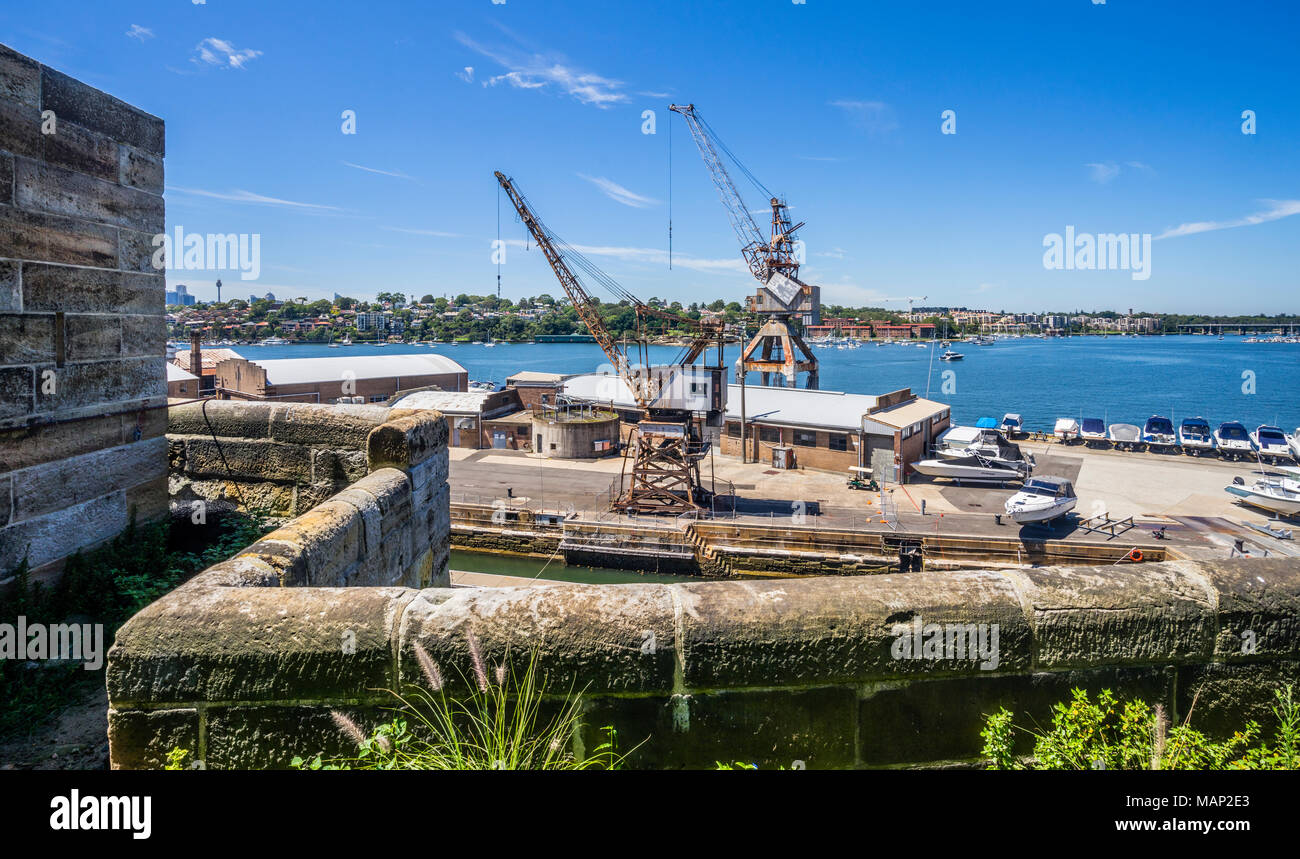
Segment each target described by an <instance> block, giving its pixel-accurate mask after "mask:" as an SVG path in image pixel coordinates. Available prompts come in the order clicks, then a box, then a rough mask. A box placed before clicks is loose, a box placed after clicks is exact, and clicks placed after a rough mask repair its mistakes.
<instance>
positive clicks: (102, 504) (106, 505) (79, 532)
mask: <svg viewBox="0 0 1300 859" xmlns="http://www.w3.org/2000/svg"><path fill="white" fill-rule="evenodd" d="M126 525H127V518H126V502H125V500H124V498H123V496H122V495H121V493H115V494H113V495H106V496H103V497H100V498H96V499H94V500H92V501H87V502H86V503H84V504H78V505H76V506H75V507H68V508H65V509H63V510H58V511H56V512H54V513H51V514H49V515H47V516H41V517H39V518H36V519H31V520H29V521H26V522H19V523H16V524H14V525H10V526H9V527H7V528H4V529H3V530H0V572H4V573H7V572H9V571H10V570H13V569H14V568H15V567H17V566H18V563H19V562H20V561H22V559H23V555H24V553H28V552H30V555H29V559H28V561H29V563H30V564H31V566H32V568H33V569H35V568H37V567H41V566H44V565H45V564H48V563H51V562H52V561H56V560H58V559H59V558H62V557H64V556H66V555H70V554H72V553H73V552H74V551H76V550H77V549H80V548H83V547H85V546H93V545H96V544H98V543H102V542H104V541H105V540H107V539H109V538H110V537H115V536H117V535H118V534H119V533H120V532H121V531H122V529H123V528H125V527H126Z"/></svg>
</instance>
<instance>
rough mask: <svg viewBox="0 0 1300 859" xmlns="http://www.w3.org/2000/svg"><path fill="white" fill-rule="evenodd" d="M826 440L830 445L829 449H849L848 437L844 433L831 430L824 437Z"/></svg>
mask: <svg viewBox="0 0 1300 859" xmlns="http://www.w3.org/2000/svg"><path fill="white" fill-rule="evenodd" d="M826 440H827V442H828V445H827V446H828V447H830V449H831V450H848V449H849V437H848V435H847V434H846V433H842V432H833V433H831V434H830V435H828V436H827V437H826Z"/></svg>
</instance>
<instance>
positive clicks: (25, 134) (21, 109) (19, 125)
mask: <svg viewBox="0 0 1300 859" xmlns="http://www.w3.org/2000/svg"><path fill="white" fill-rule="evenodd" d="M44 148H45V147H44V141H43V140H42V139H41V112H40V110H39V109H38V108H36V107H35V106H33V105H27V104H19V103H18V102H13V101H5V100H3V99H0V149H3V150H4V151H6V152H8V153H10V154H12V155H17V156H21V157H26V158H40V157H41V151H42V150H43V149H44Z"/></svg>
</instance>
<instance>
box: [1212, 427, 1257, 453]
mask: <svg viewBox="0 0 1300 859" xmlns="http://www.w3.org/2000/svg"><path fill="white" fill-rule="evenodd" d="M1214 446H1215V447H1217V448H1218V449H1219V456H1221V457H1223V458H1224V459H1242V458H1245V457H1249V456H1253V454H1254V448H1253V447H1251V444H1250V435H1249V434H1248V433H1247V432H1246V427H1245V426H1243V425H1242V423H1241V422H1240V421H1224V422H1223V423H1221V424H1219V428H1218V429H1217V430H1215V431H1214Z"/></svg>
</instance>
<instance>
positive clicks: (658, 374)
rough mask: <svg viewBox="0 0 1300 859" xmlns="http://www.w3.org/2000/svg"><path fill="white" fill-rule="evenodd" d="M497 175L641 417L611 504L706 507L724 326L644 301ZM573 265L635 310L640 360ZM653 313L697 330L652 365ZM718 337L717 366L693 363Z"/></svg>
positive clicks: (681, 509)
mask: <svg viewBox="0 0 1300 859" xmlns="http://www.w3.org/2000/svg"><path fill="white" fill-rule="evenodd" d="M495 175H496V178H497V182H498V183H499V184H500V185H501V188H502V189H503V190H504V191H505V193H506V195H507V196H508V197H509V198H510V202H511V204H512V205H513V206H514V207H515V211H516V212H518V214H519V218H520V220H521V221H522V222H523V224H524V226H525V227H526V228H527V229H528V232H529V234H531V235H532V237H533V240H534V241H535V242H537V246H538V247H539V248H540V249H541V250H542V254H543V255H544V256H545V257H546V261H547V263H548V264H549V265H550V266H551V271H552V272H553V273H554V274H555V277H556V279H557V280H558V281H559V282H560V287H561V288H562V289H563V290H564V293H565V295H567V296H568V297H569V301H570V302H572V304H573V307H574V310H575V311H576V312H577V314H578V318H579V319H580V320H581V321H582V323H583V325H585V326H586V328H587V330H588V332H590V333H591V335H592V337H593V338H595V340H596V343H597V344H599V346H600V348H601V351H603V352H604V353H605V357H606V358H608V359H609V363H610V364H611V365H612V366H613V368H614V371H615V373H616V374H617V376H618V378H619V379H621V380H622V381H623V383H624V384H625V385H626V386H627V388H628V390H629V391H630V392H631V394H632V398H633V399H634V400H635V401H636V404H637V407H638V408H639V409H640V410H641V413H642V418H641V420H640V421H638V422H637V423H636V424H635V425H634V426H633V429H632V433H631V436H630V438H629V440H628V446H627V448H626V450H625V456H624V460H623V476H624V477H628V476H630V480H629V481H628V482H627V485H626V488H625V489H624V490H622V491H620V493H619V497H618V499H617V500H616V501H614V502H613V505H612V506H613V507H614V509H616V510H621V511H626V512H633V513H673V514H680V513H686V512H695V513H698V512H700V511H702V510H705V509H708V507H709V503H710V496H711V493H710V492H709V491H708V490H706V489H705V488H704V485H703V483H702V481H701V479H700V463H701V461H702V460H704V459H705V458H706V457H707V456H708V455H709V452H710V450H711V444H712V441H711V439H709V438H707V437H706V436H713V435H716V430H717V428H719V427H721V426H722V422H723V417H724V415H725V412H726V406H727V400H726V396H727V385H726V378H725V373H724V371H723V367H722V355H723V334H724V332H723V329H722V327H721V325H713V324H704V323H701V322H699V321H697V320H694V319H690V318H689V317H684V316H680V315H678V314H675V313H671V312H669V311H665V310H661V309H659V308H657V307H652V306H650V305H647V304H645V303H643V302H642V301H640V300H639V299H638V298H636V297H635V296H634V295H632V294H631V293H630V292H628V291H627V290H625V289H623V288H622V287H621V286H619V285H618V284H617V283H616V282H615V281H614V280H613V278H611V277H609V276H608V275H606V274H605V273H604V272H602V271H601V270H600V269H598V268H597V267H596V266H595V264H593V263H592V262H591V261H590V260H588V259H587V258H586V257H584V256H583V255H582V254H581V253H580V252H579V251H577V250H576V249H575V248H573V247H572V246H571V245H568V244H567V243H565V242H564V241H563V240H562V239H560V238H559V237H558V236H556V235H555V234H554V233H552V232H551V231H550V230H549V229H547V228H546V226H545V225H544V224H543V223H542V222H541V220H540V219H539V218H538V217H537V215H536V214H535V213H534V212H533V209H532V207H531V206H530V205H529V204H528V201H527V200H526V199H524V196H523V195H522V194H521V193H520V192H519V189H518V188H517V187H516V186H515V184H514V181H513V180H512V179H510V178H508V177H507V176H506V175H505V174H504V173H501V172H500V171H497V172H496V174H495ZM571 264H572V266H576V267H578V268H580V269H581V270H582V271H583V272H584V273H585V274H587V275H588V276H589V277H591V278H592V279H593V280H595V281H596V282H598V283H600V284H601V285H602V286H604V287H605V288H606V289H608V290H609V291H610V292H612V293H613V294H614V296H615V297H617V298H619V299H620V300H621V301H626V302H627V303H629V304H630V305H631V306H632V307H633V308H634V309H635V310H636V318H637V326H638V331H637V337H636V338H635V340H634V343H633V345H635V347H636V348H637V349H638V351H639V353H640V356H641V357H642V359H643V360H641V361H639V362H637V363H634V362H633V361H632V360H631V359H630V358H629V356H628V352H627V348H628V347H627V346H626V345H625V346H620V345H619V342H618V340H617V339H616V338H615V337H614V336H613V334H612V333H611V332H610V331H609V329H608V328H607V327H606V325H605V322H604V319H603V318H602V317H601V314H600V307H601V305H600V302H599V301H598V300H596V299H595V298H593V297H592V295H591V293H589V292H588V291H587V289H586V288H585V287H584V286H583V284H582V281H581V280H580V279H579V278H578V276H577V274H575V272H574V271H573V268H572V267H571ZM651 318H657V319H665V320H666V321H671V322H673V323H674V324H677V325H681V326H684V327H687V328H691V329H693V330H694V332H695V335H694V339H693V341H692V342H691V343H690V344H689V345H688V346H687V347H686V349H685V351H684V353H683V355H682V356H681V357H680V358H679V359H678V360H677V361H676V362H674V363H672V364H664V365H650V363H649V361H648V358H649V349H648V340H647V338H646V336H645V331H644V323H645V322H646V321H648V320H649V319H651ZM715 341H716V343H717V347H718V361H717V364H716V365H712V366H709V365H696V364H694V361H695V360H696V359H697V358H700V357H701V356H703V355H705V354H706V352H707V350H708V348H709V346H710V345H711V344H713V343H714V342H715ZM710 430H712V432H710ZM629 462H630V468H629Z"/></svg>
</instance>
